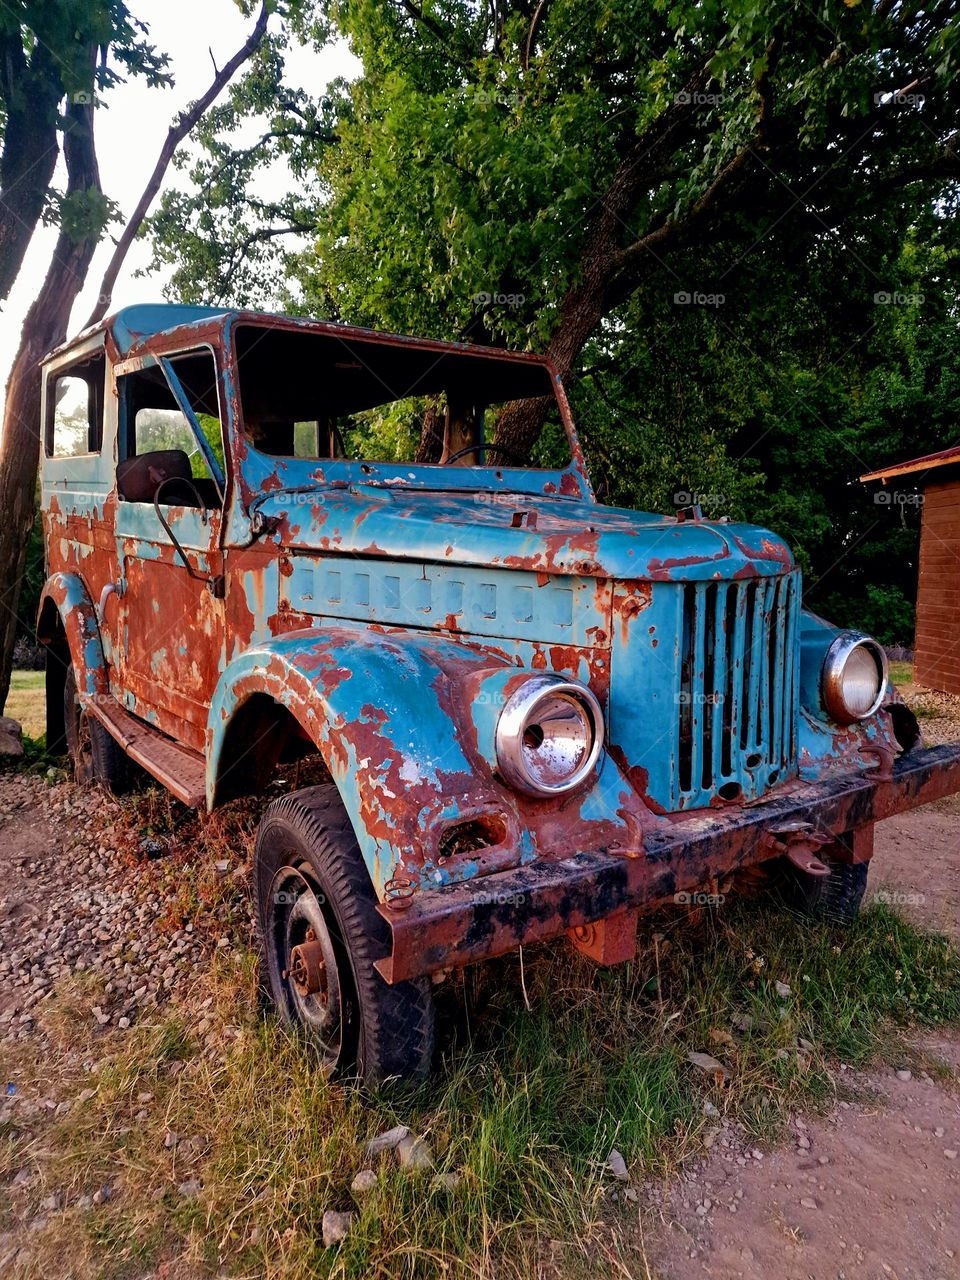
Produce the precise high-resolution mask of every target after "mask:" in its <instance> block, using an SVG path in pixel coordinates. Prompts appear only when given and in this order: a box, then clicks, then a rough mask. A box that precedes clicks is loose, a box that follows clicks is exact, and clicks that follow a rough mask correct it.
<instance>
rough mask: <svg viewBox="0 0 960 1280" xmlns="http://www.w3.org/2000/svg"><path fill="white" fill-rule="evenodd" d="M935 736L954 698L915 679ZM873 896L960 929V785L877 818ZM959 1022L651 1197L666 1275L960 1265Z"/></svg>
mask: <svg viewBox="0 0 960 1280" xmlns="http://www.w3.org/2000/svg"><path fill="white" fill-rule="evenodd" d="M905 696H906V697H907V699H908V701H911V702H915V703H919V704H920V705H921V706H922V707H923V708H924V709H925V710H926V712H927V714H926V715H925V716H924V718H923V720H922V724H923V728H924V736H925V740H926V741H927V742H928V743H930V744H931V745H932V744H933V743H936V742H943V741H950V740H954V739H957V738H960V719H958V716H957V701H956V700H950V699H946V698H944V697H943V696H942V695H930V694H929V693H928V692H927V691H925V690H914V689H913V688H912V687H910V686H907V688H906V692H905ZM873 896H877V897H879V899H880V900H881V901H883V902H886V903H888V904H890V905H891V906H892V907H893V908H894V909H895V910H897V911H898V912H900V913H902V914H903V915H905V916H907V917H908V918H909V919H911V920H913V921H914V922H915V923H917V924H921V925H924V926H926V927H927V928H930V929H936V930H938V931H941V932H944V933H946V934H948V936H950V937H952V938H954V939H957V940H960V797H956V796H953V797H950V798H949V799H947V800H943V801H940V802H938V803H937V804H935V805H931V806H929V807H927V808H925V809H919V810H916V811H915V812H914V813H909V814H905V815H903V816H902V817H898V818H891V819H889V820H888V821H887V822H885V823H881V824H880V825H879V826H878V827H877V834H876V851H875V854H874V861H873V864H872V866H871V869H870V883H869V887H868V890H867V897H868V901H869V899H870V898H872V897H873ZM958 1085H960V1034H951V1035H938V1036H936V1037H932V1038H928V1039H918V1040H917V1041H916V1042H915V1045H914V1046H913V1051H912V1053H911V1054H909V1055H907V1060H905V1061H904V1062H903V1063H902V1064H900V1065H899V1066H891V1067H890V1068H889V1069H885V1070H882V1071H878V1072H875V1073H870V1074H865V1073H855V1072H852V1071H845V1070H844V1069H843V1064H839V1071H838V1073H837V1093H838V1101H837V1105H836V1106H835V1107H834V1109H833V1110H832V1111H830V1113H829V1114H827V1115H825V1116H823V1117H816V1118H814V1117H810V1116H807V1117H805V1118H804V1117H797V1118H796V1121H795V1127H796V1141H795V1142H794V1143H792V1144H791V1145H790V1146H788V1147H783V1148H780V1149H778V1150H774V1151H756V1150H751V1149H746V1150H744V1149H742V1148H741V1146H740V1145H739V1144H738V1143H737V1142H736V1141H735V1140H734V1139H733V1136H732V1135H731V1137H730V1139H729V1140H728V1144H727V1145H724V1142H723V1140H722V1139H721V1141H720V1142H718V1143H717V1144H716V1145H715V1146H714V1148H713V1149H712V1150H711V1152H710V1155H709V1157H708V1158H707V1159H705V1160H703V1161H702V1162H700V1164H699V1166H698V1167H695V1168H692V1169H689V1170H688V1171H687V1173H686V1175H685V1176H683V1177H682V1178H681V1180H680V1181H679V1182H678V1183H677V1184H676V1185H674V1186H672V1187H669V1188H666V1189H665V1190H664V1192H663V1194H662V1195H660V1194H655V1196H654V1200H655V1201H657V1202H658V1203H657V1204H656V1206H655V1214H656V1217H657V1226H656V1228H655V1229H654V1231H653V1234H652V1239H651V1240H650V1241H648V1257H649V1260H650V1266H651V1270H652V1273H653V1275H654V1276H656V1277H658V1280H703V1277H711V1280H741V1278H742V1280H772V1278H773V1277H777V1280H885V1278H889V1280H914V1278H919V1277H923V1278H924V1280H946V1278H947V1277H954V1276H960V1087H958Z"/></svg>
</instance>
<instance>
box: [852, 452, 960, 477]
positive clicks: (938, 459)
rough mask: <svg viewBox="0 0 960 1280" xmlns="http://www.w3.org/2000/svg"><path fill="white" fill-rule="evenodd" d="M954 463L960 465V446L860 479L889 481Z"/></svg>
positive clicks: (898, 464) (871, 472) (926, 454)
mask: <svg viewBox="0 0 960 1280" xmlns="http://www.w3.org/2000/svg"><path fill="white" fill-rule="evenodd" d="M952 463H960V445H953V446H952V447H951V448H949V449H941V451H940V452H939V453H925V454H924V455H923V457H922V458H912V459H911V460H910V461H909V462H895V463H893V465H892V466H889V467H883V468H881V469H880V470H879V471H868V472H867V474H866V475H865V476H861V477H860V479H861V480H863V481H867V480H889V479H890V478H891V477H892V476H907V475H910V474H911V473H912V472H914V471H933V470H934V469H935V468H937V467H948V466H950V465H951V464H952Z"/></svg>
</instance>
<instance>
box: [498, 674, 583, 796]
mask: <svg viewBox="0 0 960 1280" xmlns="http://www.w3.org/2000/svg"><path fill="white" fill-rule="evenodd" d="M556 694H566V695H567V696H568V697H570V698H571V699H572V700H573V701H575V702H577V703H579V704H580V706H581V707H582V708H583V709H584V710H585V711H586V713H587V717H588V719H589V721H590V723H591V725H592V728H593V744H592V746H591V748H590V750H589V752H588V753H587V755H586V756H585V758H584V760H583V761H582V763H581V764H580V765H579V767H578V768H577V770H576V772H575V773H574V774H572V775H571V777H570V778H569V779H568V780H567V781H565V782H562V783H558V784H557V785H555V786H546V785H544V784H543V783H542V782H538V781H535V780H534V779H533V778H531V777H530V775H529V773H528V771H527V769H526V767H525V764H524V760H523V753H522V746H523V732H524V729H525V728H526V727H527V725H528V723H529V721H530V718H531V716H532V713H533V712H534V710H535V709H536V707H537V705H538V703H539V702H540V701H541V700H542V699H543V698H544V697H546V696H549V695H556ZM604 740H605V728H604V722H603V708H602V707H601V705H600V702H599V699H598V698H597V696H596V694H595V693H594V692H593V690H592V689H590V688H589V687H588V686H587V685H585V684H581V683H580V682H579V681H578V680H570V679H567V678H566V677H565V676H561V675H557V674H554V673H551V672H534V673H532V674H531V675H530V676H529V677H528V678H527V679H526V680H525V681H524V683H523V684H522V685H520V687H519V688H517V689H515V690H514V691H513V693H511V694H510V696H509V697H508V698H507V701H506V704H505V705H504V707H503V708H502V710H501V712H500V715H499V716H498V718H497V727H496V731H495V737H494V748H495V752H496V759H497V768H498V770H499V772H500V774H501V775H502V777H503V778H504V780H505V781H506V782H507V783H508V784H509V785H510V786H511V787H513V789H514V790H516V791H520V792H522V793H523V794H524V795H528V796H531V797H533V798H534V799H536V800H549V799H552V798H555V797H558V796H566V795H569V794H570V793H571V792H573V791H576V790H578V788H580V787H582V786H583V785H584V784H585V783H586V782H587V780H588V779H589V778H590V777H591V776H592V774H593V772H594V770H595V769H596V766H597V762H598V760H599V759H600V755H601V753H602V751H603V747H604Z"/></svg>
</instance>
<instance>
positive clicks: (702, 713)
mask: <svg viewBox="0 0 960 1280" xmlns="http://www.w3.org/2000/svg"><path fill="white" fill-rule="evenodd" d="M680 591H681V592H682V602H683V604H682V619H681V625H682V633H681V643H680V673H679V692H678V697H677V703H678V708H679V710H678V716H677V720H676V726H677V728H678V740H679V750H678V754H677V762H678V772H677V775H676V783H675V786H676V792H677V796H678V800H679V806H680V808H694V807H699V806H703V805H707V804H709V803H710V801H711V799H712V798H713V797H714V796H715V795H717V794H719V795H720V796H722V797H723V798H724V799H737V798H740V797H743V798H747V799H750V798H754V797H755V796H758V795H762V794H763V792H764V791H765V790H766V789H767V788H768V787H769V786H772V785H774V784H775V783H776V782H778V781H779V780H781V779H782V778H783V777H784V776H785V774H786V773H787V772H789V770H790V769H792V768H793V767H794V765H795V763H796V714H797V676H798V663H797V652H796V650H797V643H798V640H799V614H800V590H799V575H798V573H796V572H791V573H788V574H783V575H781V576H779V577H773V578H754V579H747V580H742V579H741V580H738V581H733V582H722V581H712V582H705V583H687V584H686V585H684V586H683V587H681V588H680Z"/></svg>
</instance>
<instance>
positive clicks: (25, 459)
mask: <svg viewBox="0 0 960 1280" xmlns="http://www.w3.org/2000/svg"><path fill="white" fill-rule="evenodd" d="M67 121H68V123H67V127H66V130H65V133H64V142H63V153H64V158H65V160H66V162H67V191H68V193H70V194H72V193H75V192H81V191H89V190H93V191H95V192H99V191H100V175H99V172H98V170H97V155H96V149H95V147H94V140H93V107H92V106H91V105H87V104H83V105H76V106H71V107H70V109H69V112H68V117H67ZM98 239H99V236H98V235H97V234H96V233H94V234H92V235H89V236H86V237H85V238H84V239H83V240H80V241H76V242H74V241H71V240H70V238H69V237H68V236H67V235H65V234H64V233H63V232H61V233H60V235H59V236H58V238H57V247H56V249H55V250H54V254H53V258H52V260H51V262H50V267H49V269H48V270H47V275H46V279H45V280H44V282H43V285H42V286H41V289H40V292H39V294H38V295H37V299H36V301H35V302H34V303H33V305H32V306H31V308H30V310H29V311H28V312H27V318H26V320H25V321H24V323H23V331H22V333H21V335H20V346H19V347H18V349H17V354H16V357H15V358H14V362H13V368H12V369H11V371H10V378H9V380H8V382H7V399H6V404H5V406H4V413H3V446H2V449H0V511H2V512H3V521H2V523H0V591H2V595H0V603H2V604H3V612H2V615H0V707H3V705H4V704H5V702H6V698H7V693H8V692H9V689H10V671H11V667H12V664H13V645H14V641H15V639H16V630H17V619H18V613H17V607H18V604H19V601H20V583H21V581H22V579H23V572H24V568H25V566H26V559H27V544H28V543H29V540H30V531H31V529H32V528H33V519H34V509H35V497H36V482H37V464H38V462H39V458H40V434H41V423H40V367H39V362H40V361H41V360H42V359H43V357H44V356H45V355H46V354H47V352H48V351H50V350H51V348H52V347H56V346H58V345H59V344H60V343H61V342H63V340H64V338H65V337H66V336H67V325H68V324H69V322H70V312H71V311H72V309H73V304H74V302H76V300H77V295H78V294H79V292H80V290H81V289H82V288H83V283H84V281H85V280H86V277H87V271H88V270H89V268H90V260H91V259H92V257H93V253H94V250H95V249H96V247H97V241H98ZM25 621H27V622H28V623H29V624H30V625H31V627H32V623H33V619H26V620H25Z"/></svg>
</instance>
